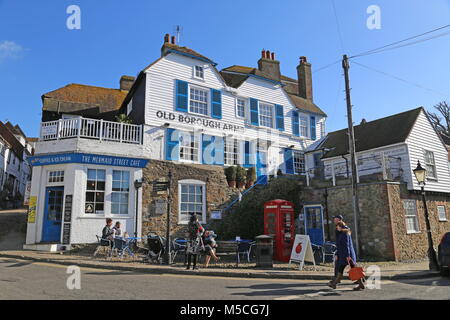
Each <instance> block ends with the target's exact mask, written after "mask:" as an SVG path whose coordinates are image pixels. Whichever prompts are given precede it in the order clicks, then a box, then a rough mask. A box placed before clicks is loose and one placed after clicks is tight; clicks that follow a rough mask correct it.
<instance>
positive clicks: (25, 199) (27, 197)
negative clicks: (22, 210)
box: [23, 181, 31, 206]
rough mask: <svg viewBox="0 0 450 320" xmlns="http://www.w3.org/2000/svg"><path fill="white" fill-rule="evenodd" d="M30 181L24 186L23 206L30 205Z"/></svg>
mask: <svg viewBox="0 0 450 320" xmlns="http://www.w3.org/2000/svg"><path fill="white" fill-rule="evenodd" d="M30 192H31V181H27V185H26V186H25V195H24V196H23V205H24V206H27V205H28V204H29V203H30Z"/></svg>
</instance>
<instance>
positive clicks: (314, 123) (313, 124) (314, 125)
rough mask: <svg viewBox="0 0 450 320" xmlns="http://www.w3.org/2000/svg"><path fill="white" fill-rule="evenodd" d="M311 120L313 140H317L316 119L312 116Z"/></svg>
mask: <svg viewBox="0 0 450 320" xmlns="http://www.w3.org/2000/svg"><path fill="white" fill-rule="evenodd" d="M309 119H310V121H309V126H310V128H311V140H316V117H315V116H311V117H310V118H309Z"/></svg>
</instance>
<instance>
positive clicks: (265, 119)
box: [259, 102, 273, 128]
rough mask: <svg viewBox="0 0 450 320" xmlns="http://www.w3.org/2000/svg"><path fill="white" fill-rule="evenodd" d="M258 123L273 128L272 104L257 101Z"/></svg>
mask: <svg viewBox="0 0 450 320" xmlns="http://www.w3.org/2000/svg"><path fill="white" fill-rule="evenodd" d="M259 125H260V126H263V127H268V128H273V105H271V104H267V103H263V102H260V103H259Z"/></svg>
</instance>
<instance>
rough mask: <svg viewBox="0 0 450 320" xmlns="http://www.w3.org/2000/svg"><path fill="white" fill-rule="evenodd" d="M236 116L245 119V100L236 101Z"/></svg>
mask: <svg viewBox="0 0 450 320" xmlns="http://www.w3.org/2000/svg"><path fill="white" fill-rule="evenodd" d="M236 115H237V116H238V117H239V118H245V99H236Z"/></svg>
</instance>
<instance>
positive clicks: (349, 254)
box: [328, 222, 365, 290]
mask: <svg viewBox="0 0 450 320" xmlns="http://www.w3.org/2000/svg"><path fill="white" fill-rule="evenodd" d="M336 228H337V231H339V232H340V235H339V237H338V239H337V241H336V246H337V261H336V263H337V268H338V274H337V276H336V278H335V279H334V280H332V281H330V282H329V283H328V286H329V287H331V288H333V289H336V286H337V284H338V283H340V281H341V280H342V277H343V275H344V270H345V268H346V267H347V265H350V268H353V267H355V266H356V254H355V249H354V248H353V241H352V237H351V231H350V228H349V227H347V226H346V225H345V224H344V223H343V222H338V223H337V224H336ZM357 283H358V286H357V287H355V288H353V290H362V289H364V288H365V287H364V283H363V281H362V279H359V280H358V281H357Z"/></svg>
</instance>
